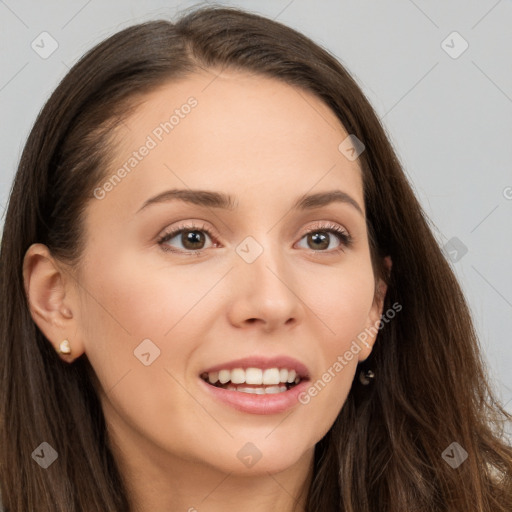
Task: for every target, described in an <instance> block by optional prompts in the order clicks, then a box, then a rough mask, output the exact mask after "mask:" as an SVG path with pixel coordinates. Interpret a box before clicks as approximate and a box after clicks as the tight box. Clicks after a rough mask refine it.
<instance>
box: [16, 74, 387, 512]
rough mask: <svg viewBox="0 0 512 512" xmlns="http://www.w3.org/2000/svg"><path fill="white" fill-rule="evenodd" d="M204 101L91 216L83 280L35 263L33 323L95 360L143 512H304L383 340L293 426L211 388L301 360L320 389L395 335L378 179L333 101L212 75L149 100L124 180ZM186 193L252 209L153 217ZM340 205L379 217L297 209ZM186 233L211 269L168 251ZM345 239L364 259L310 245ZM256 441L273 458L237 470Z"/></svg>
mask: <svg viewBox="0 0 512 512" xmlns="http://www.w3.org/2000/svg"><path fill="white" fill-rule="evenodd" d="M215 76H216V78H215V79H214V77H215ZM213 79H214V80H213ZM212 80H213V81H212ZM190 96H193V97H194V98H196V99H197V102H198V104H197V106H196V107H195V108H193V109H192V110H191V112H190V113H189V114H188V115H187V116H185V117H184V118H183V119H180V122H179V125H177V126H176V127H175V128H174V129H173V131H172V132H170V133H169V134H166V135H165V136H164V137H163V139H162V141H161V142H158V145H157V147H155V148H154V149H152V150H151V151H150V152H149V154H148V155H147V156H146V157H145V158H143V159H142V161H140V162H139V163H138V165H137V166H136V168H135V169H133V170H132V171H131V172H130V173H129V174H128V175H127V176H126V177H124V179H123V180H122V182H121V183H119V184H117V185H116V186H115V187H114V189H113V190H111V191H110V192H108V193H107V194H106V195H105V197H104V198H103V199H92V200H91V201H90V202H89V204H88V207H87V211H86V220H85V233H84V235H85V237H86V249H85V253H84V254H83V259H82V262H81V265H80V266H79V267H73V268H69V267H66V266H65V265H64V264H63V263H62V262H59V261H57V260H56V259H55V258H53V257H52V255H51V253H50V252H49V251H48V249H47V248H46V247H45V246H44V245H41V244H34V245H33V246H31V247H30V249H29V250H28V251H27V254H26V257H25V262H24V277H25V286H26V289H27V293H28V296H29V301H30V309H31V313H32V316H33V318H34V321H35V322H36V323H37V325H38V326H39V327H40V329H41V330H42V331H43V332H44V334H45V336H46V337H47V338H48V340H49V341H50V342H51V343H52V344H53V346H54V347H55V349H56V350H58V347H59V343H60V342H61V341H62V340H63V339H66V338H67V339H69V341H70V344H71V350H72V352H71V354H69V355H64V354H63V355H61V357H62V359H63V360H64V361H66V362H68V363H71V362H72V361H73V360H74V359H75V358H76V357H78V356H80V355H81V354H83V353H84V352H85V353H86V355H87V357H88V358H89V360H90V361H91V364H92V366H93V368H94V370H95V373H96V375H97V376H98V381H99V387H100V389H99V393H100V398H101V402H102V406H103V410H104V413H105V418H106V421H107V425H108V429H109V432H110V435H111V436H112V439H113V443H114V453H115V456H116V458H117V460H118V462H119V465H120V468H121V470H122V473H123V475H124V477H125V479H126V481H127V483H128V486H129V492H130V498H131V500H132V501H133V503H134V504H136V505H137V507H138V508H137V510H141V511H153V512H154V511H164V510H165V511H178V510H180V511H184V510H189V511H192V510H195V509H197V510H200V511H208V512H215V511H225V510H251V511H253V512H258V511H267V510H282V511H289V510H292V509H293V505H294V504H296V507H297V508H296V510H303V509H304V499H305V489H306V488H307V486H308V485H309V482H310V479H311V476H312V474H311V473H312V472H311V469H312V463H313V455H314V446H315V444H316V443H317V442H318V441H319V440H320V439H321V438H322V437H323V436H324V434H325V433H326V432H327V431H328V430H329V428H330V427H331V425H332V424H333V422H334V420H335V418H336V416H337V415H338V413H339V411H340V410H341V408H342V406H343V404H344V402H345V400H346V397H347V395H348V392H349V390H350V386H351V383H352V380H353V378H354V374H355V371H356V365H357V363H358V362H359V361H362V360H364V359H366V358H367V357H368V355H369V354H370V351H371V349H372V347H373V344H374V342H375V335H374V336H372V335H370V336H369V337H368V339H367V340H366V341H367V345H365V344H362V343H360V344H359V345H360V352H359V353H358V354H357V355H356V356H355V357H354V358H353V359H352V360H351V361H348V362H347V364H346V366H344V367H343V370H342V371H340V372H338V373H336V374H335V375H336V376H335V377H334V378H332V379H331V381H330V382H329V383H328V384H327V385H326V386H325V387H324V389H322V391H321V392H319V393H318V394H317V396H315V397H313V398H312V399H311V400H310V402H309V403H308V404H307V405H303V404H300V403H297V404H296V405H295V406H294V407H293V408H292V409H290V410H288V411H285V412H283V413H279V414H270V415H257V414H248V413H244V412H239V411H237V410H235V409H233V408H231V407H229V406H227V405H225V404H223V403H221V402H217V401H214V400H212V399H211V398H210V397H209V396H208V395H207V394H206V393H205V391H204V390H202V388H201V382H200V381H199V377H198V376H199V374H200V373H201V371H202V370H203V369H205V368H207V367H210V366H213V365H214V364H218V363H222V362H226V361H230V360H232V359H236V358H240V357H245V356H249V355H254V354H262V355H265V356H270V355H278V354H286V355H290V356H292V357H295V358H297V359H299V360H300V361H302V362H303V363H304V364H306V365H307V367H308V368H309V371H310V375H311V380H312V381H313V382H315V381H316V380H317V379H319V378H321V376H322V374H323V373H324V372H326V371H327V369H328V368H329V367H332V366H333V364H334V362H335V361H336V360H337V357H338V356H339V355H343V354H344V353H345V352H346V351H347V350H348V349H349V348H350V345H351V343H352V342H353V340H355V339H356V337H357V335H358V334H360V333H361V332H363V331H364V330H365V329H368V328H370V327H371V326H375V325H378V323H379V320H380V316H381V314H382V299H383V296H384V294H385V291H386V288H385V285H384V283H382V282H380V281H379V282H378V283H376V280H375V276H374V274H373V271H372V266H371V261H370V251H369V246H368V237H367V231H366V223H365V217H364V200H363V187H362V178H361V169H360V167H359V164H358V161H357V160H355V161H350V160H348V159H347V158H345V156H344V155H343V154H342V153H341V152H340V151H339V150H338V146H339V144H340V143H341V142H342V141H343V140H344V139H345V138H346V137H347V136H348V133H347V132H346V131H345V129H344V128H343V126H342V125H341V124H340V122H339V121H338V119H337V118H336V116H335V115H334V113H333V112H332V111H331V110H330V109H329V108H328V107H327V106H326V105H324V104H323V103H322V102H321V100H320V99H318V98H317V97H315V96H313V95H312V94H310V93H307V92H305V91H302V90H299V89H297V88H295V87H292V86H290V85H287V84H284V83H281V82H278V81H275V80H273V79H270V78H262V77H255V76H254V75H249V74H246V73H241V72H235V71H223V72H222V73H220V74H218V75H217V74H216V73H214V72H213V71H209V72H201V73H198V74H194V75H191V76H189V77H187V78H186V79H182V80H181V81H179V82H173V83H169V84H166V85H165V86H163V87H161V88H159V89H158V90H156V91H153V92H152V93H151V94H149V95H147V96H146V97H145V98H144V102H143V103H142V104H141V105H140V106H139V108H138V109H137V110H136V111H135V113H133V114H132V115H131V116H130V117H129V118H128V119H127V120H126V121H125V123H124V125H121V128H120V129H119V130H118V131H117V133H116V136H117V137H116V138H117V143H116V145H115V147H113V149H112V151H113V154H114V158H113V163H112V166H111V168H110V169H109V172H108V173H107V175H106V177H107V178H108V177H110V176H111V175H112V174H113V173H114V172H115V171H116V169H118V168H119V167H120V166H122V165H123V163H124V162H126V160H127V159H128V158H129V157H130V156H131V154H132V152H133V151H135V150H137V149H138V148H139V147H140V146H141V145H142V144H144V142H145V141H146V140H147V136H148V135H150V134H151V133H152V132H153V130H154V129H155V127H157V126H158V125H159V124H160V123H161V122H163V121H164V120H166V119H168V118H169V115H170V114H169V112H170V113H172V111H173V110H174V109H175V108H179V107H180V105H182V104H184V103H186V101H187V99H188V98H189V97H190ZM153 138H154V137H153ZM155 140H156V139H155ZM172 188H191V189H203V190H212V191H220V192H227V193H229V194H231V195H233V196H235V198H236V203H237V208H236V210H233V211H228V210H221V209H214V208H205V207H203V206H197V205H191V204H187V203H185V202H182V201H170V202H166V203H159V204H154V205H151V206H148V207H147V208H144V209H143V210H142V211H140V212H138V213H137V211H138V210H139V209H140V208H141V206H142V205H143V203H144V202H145V201H146V200H147V199H148V198H150V197H153V196H155V195H157V194H159V193H161V192H163V191H165V190H168V189H172ZM334 189H338V190H342V191H344V192H346V193H347V194H349V195H350V196H351V197H352V198H354V199H355V201H357V203H358V204H359V205H360V207H361V209H362V211H363V214H361V213H360V212H358V211H357V210H356V208H354V207H353V206H351V205H349V204H346V203H332V204H330V205H327V206H322V207H320V208H316V209H313V210H310V211H302V212H301V211H292V210H291V206H292V204H293V203H294V201H295V200H296V199H297V198H298V197H299V196H302V195H304V194H312V193H316V192H323V191H328V190H334ZM182 221H186V222H187V224H189V223H191V222H192V221H195V222H194V224H195V225H197V224H199V227H202V226H205V227H206V228H207V229H208V230H211V231H212V235H213V236H212V237H211V238H210V237H209V235H208V234H207V233H204V232H201V233H203V236H204V242H203V245H202V246H201V241H200V242H196V247H197V248H201V247H204V248H203V249H202V251H201V253H200V255H199V256H195V255H192V256H191V255H189V254H185V252H186V251H187V248H186V247H185V246H184V245H183V239H182V237H181V236H180V235H177V236H175V237H174V238H173V239H172V240H169V241H168V242H166V246H167V247H171V248H172V249H175V250H176V251H177V252H174V253H173V252H166V251H164V250H163V249H162V246H161V245H159V243H158V240H157V239H158V236H159V235H162V233H164V231H165V230H169V228H174V227H178V226H179V225H180V224H181V222H182ZM327 223H331V224H335V225H337V226H339V227H341V228H342V229H343V230H345V231H348V233H349V234H350V235H351V236H352V238H353V245H352V246H351V247H350V248H343V250H342V251H338V252H337V251H336V248H338V247H340V244H342V242H341V241H339V240H338V239H337V238H336V236H335V234H328V235H327V236H328V240H327V241H326V243H325V245H323V246H321V247H320V249H318V248H317V247H318V246H316V245H315V244H314V242H313V241H311V238H312V237H311V236H307V231H309V229H311V228H317V226H318V224H321V225H323V226H325V224H327ZM320 231H321V230H320ZM317 232H318V229H317ZM247 236H251V237H253V238H254V239H255V240H256V241H257V242H258V244H260V246H261V247H262V248H263V252H262V254H261V255H260V256H259V257H258V258H257V259H256V260H255V261H254V262H253V263H250V264H249V263H247V262H246V261H245V260H244V259H243V258H241V257H240V256H239V254H238V253H237V252H236V251H235V249H236V248H237V246H238V245H239V244H240V243H241V242H242V241H243V240H244V239H245V238H246V237H247ZM185 242H186V240H185ZM188 247H190V246H188ZM341 247H343V245H341ZM179 251H181V252H179ZM188 251H189V252H190V249H188ZM322 251H323V252H322ZM388 265H390V261H389V260H388ZM376 285H377V288H378V289H379V290H380V295H379V296H376V295H375V293H374V292H375V288H376ZM145 339H150V340H151V341H152V342H153V343H154V344H155V345H156V346H157V347H158V349H159V350H160V355H159V357H157V358H156V359H155V360H154V361H153V362H152V363H151V364H150V365H149V366H145V365H144V364H142V363H141V361H140V360H139V359H138V358H137V357H135V356H134V350H136V348H137V347H138V346H139V344H140V343H141V342H142V340H145ZM247 442H251V443H253V444H254V445H255V446H256V447H257V449H258V450H259V451H260V452H261V454H262V457H261V459H260V460H259V461H258V462H257V463H256V464H254V465H253V466H252V467H249V468H248V467H246V466H245V465H244V464H243V463H242V462H241V461H240V460H239V458H238V457H237V452H238V451H239V450H240V449H241V448H242V447H243V446H244V445H245V443H247ZM301 491H304V492H302V495H301Z"/></svg>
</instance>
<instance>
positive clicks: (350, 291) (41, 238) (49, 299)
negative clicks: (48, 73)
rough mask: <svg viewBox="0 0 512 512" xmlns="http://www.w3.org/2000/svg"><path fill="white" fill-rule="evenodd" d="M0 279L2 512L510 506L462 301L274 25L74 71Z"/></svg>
mask: <svg viewBox="0 0 512 512" xmlns="http://www.w3.org/2000/svg"><path fill="white" fill-rule="evenodd" d="M191 256H193V257H191ZM1 287H2V296H3V297H9V300H8V301H6V300H4V301H3V303H2V315H1V329H2V336H1V344H2V350H1V351H0V353H1V356H0V357H1V359H0V369H1V379H2V393H1V399H0V404H1V408H0V417H1V430H0V432H1V434H0V439H1V444H0V460H1V466H0V482H1V484H0V485H1V491H2V496H3V502H4V507H5V509H6V510H8V511H9V512H21V511H23V512H25V511H35V510H37V511H50V510H51V511H63V512H64V511H66V512H69V511H77V512H78V511H90V510H95V511H107V510H108V511H126V510H130V511H164V510H165V511H175V510H176V511H178V510H189V511H193V510H204V511H217V510H239V509H245V510H251V511H260V510H280V511H291V510H297V511H341V510H342V511H346V512H356V511H357V512H369V511H377V510H378V511H379V512H386V511H393V512H399V511H404V512H405V511H412V510H415V511H470V510H475V511H476V510H478V511H482V512H484V511H485V512H490V511H507V510H508V511H510V510H511V509H512V483H511V474H512V449H511V448H510V446H508V445H507V444H506V442H505V439H504V435H503V430H502V428H503V425H504V422H505V421H509V420H510V419H511V417H510V416H509V415H508V414H507V413H506V411H505V410H504V409H503V408H502V407H501V406H500V405H499V404H498V403H497V402H496V400H495V398H494V395H493V391H492V390H491V389H490V387H489V385H488V383H487V380H486V379H487V377H486V375H485V373H484V368H483V364H482V361H481V358H480V354H479V348H478V343H477V339H476V335H475V332H474V329H473V325H472V321H471V318H470V314H469V311H468V307H467V305H466V302H465V300H464V297H463V294H462V292H461V289H460V286H459V285H458V283H457V281H456V279H455V277H454V275H453V273H452V271H451V270H450V267H449V265H448V263H447V262H446V260H445V259H444V257H443V255H442V253H441V251H440V249H439V247H438V245H437V243H436V241H435V239H434V237H433V235H432V233H431V231H430V229H429V227H428V223H427V220H426V218H425V215H424V213H423V212H422V209H421V207H420V205H419V203H418V201H417V199H416V198H415V196H414V194H413V192H412V189H411V187H410V185H409V183H408V181H407V179H406V177H405V175H404V173H403V171H402V169H401V166H400V163H399V161H398V159H397V157H396V155H395V154H394V152H393V149H392V147H391V145H390V143H389V141H388V140H387V138H386V135H385V133H384V130H383V128H382V126H381V125H380V123H379V121H378V118H377V117H376V115H375V113H374V111H373V110H372V108H371V106H370V105H369V103H368V101H367V100H366V99H365V97H364V96H363V94H362V92H361V91H360V89H359V88H358V86H357V85H356V83H355V82H354V80H353V79H352V78H351V77H350V75H349V74H348V73H347V71H346V70H345V69H344V68H343V67H342V66H341V65H340V64H339V63H338V62H337V61H336V60H335V59H334V58H333V57H332V56H330V55H329V54H328V53H327V52H326V51H325V50H323V49H321V48H319V47H318V46H316V45H315V44H314V43H313V42H311V41H310V40H309V39H307V38H305V37H304V36H302V35H300V34H298V33H297V32H295V31H293V30H291V29H290V28H287V27H285V26H283V25H281V24H279V23H276V22H273V21H270V20H267V19H265V18H262V17H259V16H256V15H253V14H248V13H244V12H242V11H239V10H235V9H226V8H204V9H200V10H197V11H195V12H192V13H190V14H188V15H187V16H185V17H183V18H182V19H180V20H179V21H178V22H177V23H175V24H172V23H169V22H167V21H155V22H149V23H144V24H140V25H137V26H134V27H130V28H128V29H125V30H123V31H121V32H119V33H117V34H115V35H114V36H112V37H110V38H109V39H107V40H106V41H104V42H103V43H101V44H100V45H98V46H97V47H96V48H94V49H93V50H91V51H90V52H89V53H88V54H87V55H85V56H84V57H83V58H82V59H81V61H80V62H78V63H77V64H76V65H75V66H74V67H73V69H72V70H71V71H70V72H69V73H68V75H67V76H66V77H65V78H64V79H63V81H62V82H61V84H60V85H59V86H58V88H57V89H56V91H55V92H54V94H53V95H52V96H51V98H50V99H49V101H48V103H47V104H46V106H45V107H44V109H43V111H42V112H41V114H40V116H39V117H38V119H37V121H36V123H35V126H34V128H33V130H32V132H31V134H30V136H29V139H28V141H27V144H26V147H25V150H24V152H23V155H22V158H21V162H20V166H19V169H18V172H17V174H16V178H15V183H14V187H13V190H12V194H11V197H10V202H9V208H8V212H7V216H6V221H5V228H4V235H3V244H2V252H1Z"/></svg>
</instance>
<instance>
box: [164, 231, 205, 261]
mask: <svg viewBox="0 0 512 512" xmlns="http://www.w3.org/2000/svg"><path fill="white" fill-rule="evenodd" d="M207 238H210V239H211V238H213V236H212V235H211V233H210V231H209V230H208V229H206V228H205V227H204V226H203V227H198V226H179V227H178V228H176V229H173V230H171V231H169V232H167V233H165V234H164V235H163V236H162V237H161V238H160V239H159V240H158V243H159V245H160V246H161V247H162V249H163V250H165V251H170V252H182V253H185V254H186V253H189V254H198V253H199V252H200V251H202V250H204V249H207V248H208V247H205V244H206V239H207ZM174 239H176V241H177V242H176V241H174V242H173V243H172V244H171V243H170V242H171V241H173V240H174ZM176 243H178V244H181V246H179V245H178V247H176Z"/></svg>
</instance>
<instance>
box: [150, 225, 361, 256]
mask: <svg viewBox="0 0 512 512" xmlns="http://www.w3.org/2000/svg"><path fill="white" fill-rule="evenodd" d="M183 231H202V232H205V233H207V234H208V236H209V237H210V238H211V239H214V238H216V236H215V235H214V234H212V232H211V230H210V229H208V228H207V227H206V226H205V225H202V226H197V225H193V224H190V225H181V226H178V227H177V228H175V229H172V230H170V231H168V232H166V233H164V234H163V235H162V236H161V237H160V238H159V239H158V244H159V245H160V246H161V248H162V250H163V251H165V252H172V253H177V254H186V255H188V256H194V255H196V256H200V255H201V253H202V252H203V251H205V250H206V249H198V250H186V251H183V250H175V249H170V248H169V246H166V245H165V242H168V241H169V240H172V239H173V238H174V237H175V236H176V235H179V234H180V233H182V232H183ZM317 232H327V233H332V234H334V235H335V236H336V237H337V238H338V240H339V241H340V245H339V247H337V248H335V249H331V250H330V251H315V250H313V249H311V252H313V253H319V254H320V253H327V254H336V253H339V252H344V250H345V249H348V248H350V247H352V244H353V242H354V241H353V238H352V236H351V235H350V234H349V233H348V232H347V231H345V230H344V229H342V228H340V227H339V226H338V225H336V224H331V223H327V224H324V225H316V226H314V227H313V228H312V229H310V230H309V231H306V233H304V234H303V235H302V237H301V240H302V238H304V237H305V236H307V235H309V234H311V233H317Z"/></svg>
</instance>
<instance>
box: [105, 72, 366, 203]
mask: <svg viewBox="0 0 512 512" xmlns="http://www.w3.org/2000/svg"><path fill="white" fill-rule="evenodd" d="M348 135H349V134H348V133H347V132H346V130H345V129H344V127H343V126H342V124H341V123H340V121H339V120H338V118H337V117H336V115H335V114H334V112H333V111H332V110H331V109H330V108H329V107H328V106H327V105H326V104H325V103H323V102H322V101H321V100H320V99H319V98H318V97H316V96H315V95H313V94H312V93H310V92H308V91H305V90H303V89H300V88H298V87H295V86H291V85H289V84H287V83H284V82H281V81H279V80H276V79H274V78H269V77H263V76H261V75H255V74H249V73H244V72H241V71H232V70H229V71H226V70H225V71H218V70H215V71H214V70H211V71H203V72H200V73H195V74H192V75H190V76H188V77H187V78H183V79H180V80H178V81H173V82H169V83H166V84H165V85H163V86H161V87H159V88H158V89H157V90H155V91H153V92H151V93H150V94H148V95H146V96H145V97H144V99H143V101H142V102H141V103H140V104H139V105H138V107H137V109H136V110H135V112H134V113H133V114H132V115H130V116H129V117H128V118H127V119H126V120H125V121H124V123H123V124H122V125H121V126H120V127H119V129H118V132H117V136H116V138H117V144H116V148H115V151H114V158H113V165H112V167H111V169H110V171H109V172H110V175H112V174H113V173H115V172H116V170H118V169H120V168H122V167H124V168H125V170H126V171H127V172H123V173H122V174H123V175H125V177H123V183H122V184H120V185H122V186H116V187H115V188H116V190H115V193H113V194H112V196H113V195H117V196H118V199H119V200H120V199H121V197H122V195H123V194H124V195H126V194H128V195H129V196H131V199H133V200H137V201H139V199H140V201H139V202H141V201H143V199H144V198H145V197H147V196H149V195H151V194H154V193H158V192H159V191H162V190H164V189H165V187H166V186H168V188H171V187H175V186H179V188H186V187H190V188H201V189H212V190H219V191H220V190H222V191H224V192H228V193H232V194H233V195H237V196H238V195H239V194H238V193H239V192H240V193H242V192H243V191H250V190H251V189H253V188H254V187H260V189H261V191H262V192H265V191H267V192H271V195H270V196H268V195H265V194H262V195H260V199H261V200H265V198H267V197H274V196H275V195H276V194H278V193H279V194H282V195H288V194H289V195H290V196H293V197H294V198H295V197H296V196H298V195H300V194H304V193H306V192H307V191H308V190H309V189H312V188H313V187H317V188H318V189H319V190H320V189H323V188H333V187H338V188H343V189H344V190H346V191H350V193H351V195H354V196H356V197H357V198H358V199H359V200H361V201H362V182H361V173H360V167H359V164H358V162H357V160H356V161H349V160H348V159H347V158H345V156H344V155H343V154H342V153H341V152H340V150H339V149H338V147H339V145H340V143H341V142H342V141H343V140H344V139H345V138H346V137H347V136H348ZM144 148H146V149H144ZM142 153H144V154H143V155H142ZM108 177H109V174H107V176H106V178H107V179H108ZM121 190H122V192H120V191H121ZM314 191H315V190H313V192H314Z"/></svg>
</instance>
